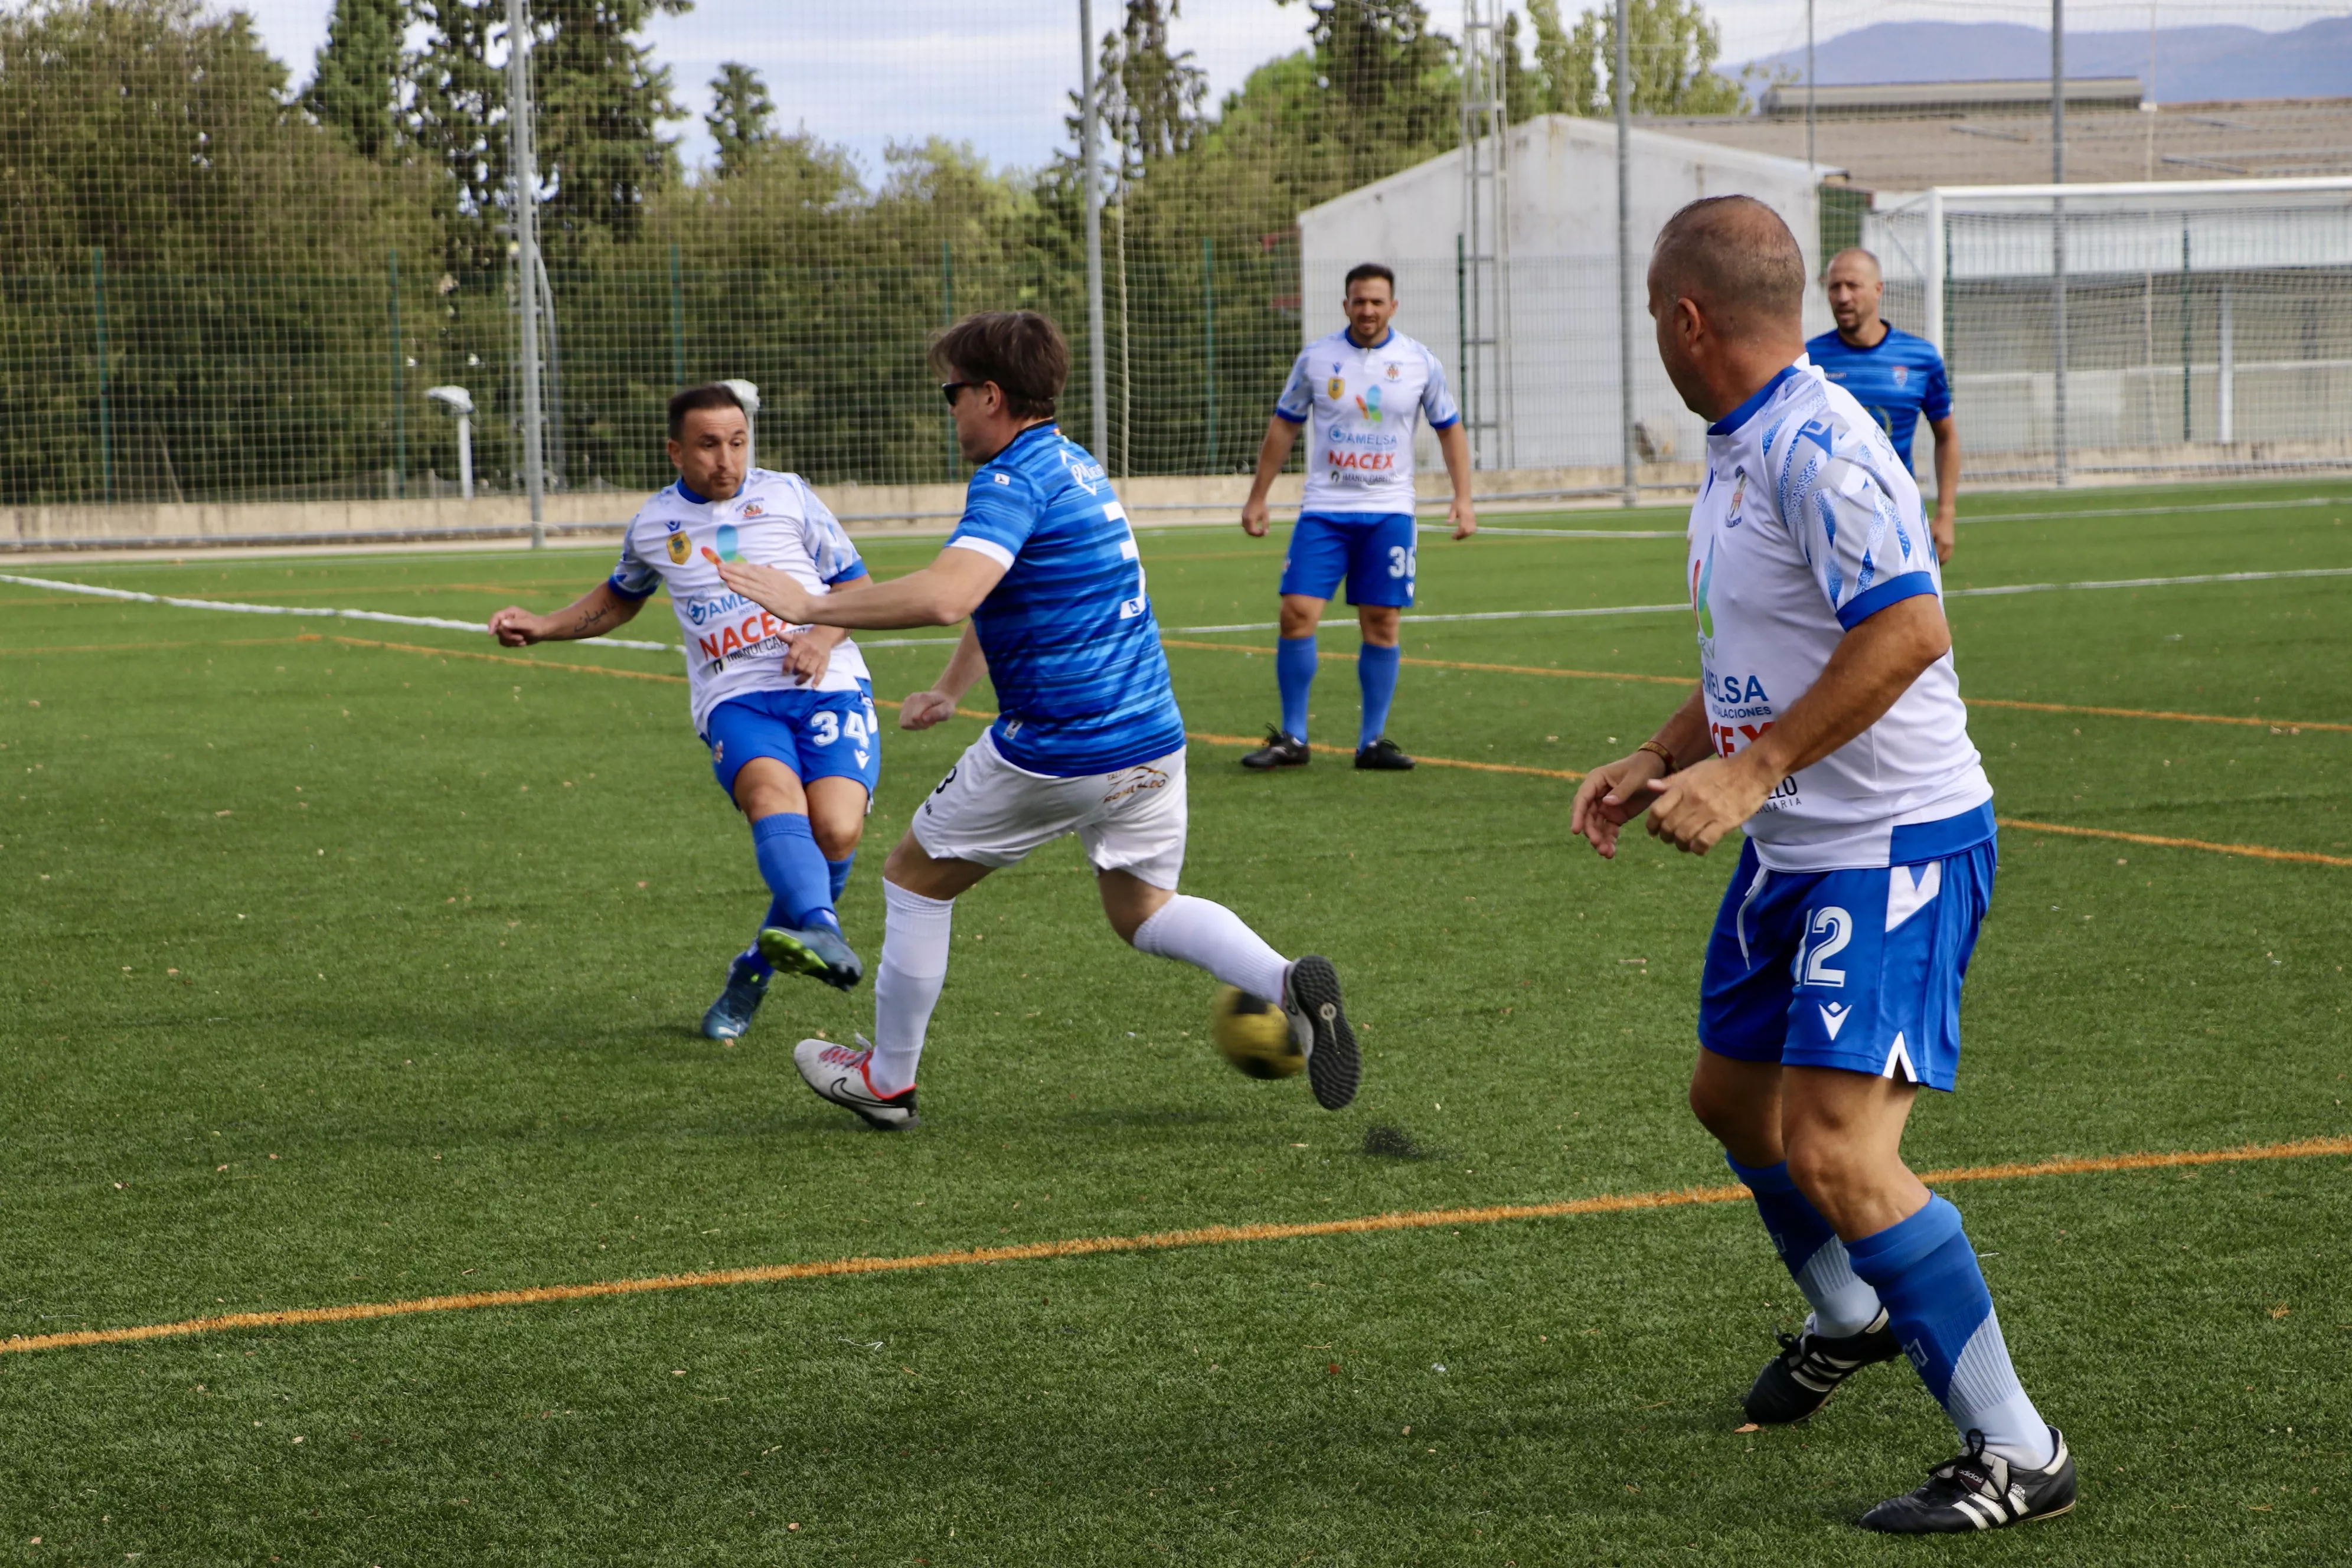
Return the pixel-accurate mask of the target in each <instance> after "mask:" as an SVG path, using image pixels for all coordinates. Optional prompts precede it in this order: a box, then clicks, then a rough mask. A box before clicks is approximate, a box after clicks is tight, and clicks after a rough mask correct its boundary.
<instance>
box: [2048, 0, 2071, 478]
mask: <svg viewBox="0 0 2352 1568" xmlns="http://www.w3.org/2000/svg"><path fill="white" fill-rule="evenodd" d="M2050 183H2051V184H2053V185H2063V184H2065V183H2066V4H2065V0H2050ZM2050 313H2051V317H2052V322H2051V332H2050V342H2051V346H2052V348H2053V351H2054V358H2053V361H2052V363H2053V374H2052V376H2051V382H2050V393H2051V397H2050V411H2051V416H2052V420H2051V422H2052V426H2053V437H2054V440H2055V444H2056V447H2057V455H2056V467H2057V477H2058V483H2059V484H2060V485H2062V486H2063V485H2064V484H2065V483H2066V478H2067V475H2066V198H2065V197H2064V196H2063V195H2052V196H2051V198H2050Z"/></svg>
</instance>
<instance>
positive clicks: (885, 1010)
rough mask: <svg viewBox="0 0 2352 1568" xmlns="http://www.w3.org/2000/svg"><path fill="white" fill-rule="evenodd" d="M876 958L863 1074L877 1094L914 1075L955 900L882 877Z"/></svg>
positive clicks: (939, 982)
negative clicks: (870, 1039)
mask: <svg viewBox="0 0 2352 1568" xmlns="http://www.w3.org/2000/svg"><path fill="white" fill-rule="evenodd" d="M882 902H883V904H884V906H885V908H886V913H885V914H884V916H883V921H882V962H881V964H880V965H879V966H878V967H877V969H876V970H875V972H874V1054H873V1055H872V1056H871V1057H870V1058H867V1060H866V1079H868V1080H869V1081H870V1082H871V1083H872V1084H873V1085H874V1091H875V1092H876V1093H877V1094H885V1095H889V1094H896V1093H898V1091H899V1090H900V1089H906V1088H908V1087H909V1086H910V1085H912V1084H913V1083H914V1081H915V1068H916V1064H918V1063H919V1062H920V1061H921V1060H922V1059H923V1037H924V1036H925V1035H926V1034H928V1033H929V1031H930V1027H931V1009H932V1008H934V1007H936V1006H938V1005H940V987H941V986H943V985H945V984H947V978H948V944H949V941H950V938H951V937H952V936H953V935H954V934H955V900H953V899H927V898H925V897H923V895H922V894H920V893H910V892H908V890H907V889H904V888H902V887H900V886H898V884H897V883H896V882H893V881H891V880H889V879H887V878H885V879H883V882H882Z"/></svg>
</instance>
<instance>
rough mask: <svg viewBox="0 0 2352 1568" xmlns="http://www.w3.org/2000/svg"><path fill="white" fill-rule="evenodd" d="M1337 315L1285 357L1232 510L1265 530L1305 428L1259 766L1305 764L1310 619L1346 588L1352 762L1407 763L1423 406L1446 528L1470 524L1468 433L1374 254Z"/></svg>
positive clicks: (1249, 527)
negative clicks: (1398, 703)
mask: <svg viewBox="0 0 2352 1568" xmlns="http://www.w3.org/2000/svg"><path fill="white" fill-rule="evenodd" d="M1347 290H1348V292H1347V310H1348V325H1347V327H1346V328H1345V329H1344V330H1342V331H1336V332H1333V333H1332V334H1331V335H1330V336H1329V337H1328V338H1323V339H1321V340H1319V341H1318V342H1312V343H1309V344H1308V345H1307V347H1306V349H1305V350H1303V351H1302V352H1301V353H1299V356H1298V359H1297V363H1294V364H1293V365H1292V366H1291V367H1290V380H1289V382H1288V383H1287V384H1286V385H1285V386H1284V387H1283V389H1282V396H1281V398H1280V400H1279V401H1277V402H1276V404H1275V405H1274V416H1273V417H1272V418H1271V419H1269V420H1267V421H1266V425H1265V441H1263V442H1262V443H1260V445H1259V447H1258V453H1257V478H1256V479H1255V481H1254V482H1253V483H1252V484H1251V486H1250V493H1249V500H1247V501H1246V502H1244V504H1243V506H1242V528H1243V531H1245V532H1246V533H1248V534H1249V535H1250V536H1251V537H1252V538H1254V539H1255V538H1259V537H1262V536H1263V535H1264V534H1265V530H1266V510H1265V500H1266V496H1267V494H1268V493H1269V492H1271V491H1272V490H1273V489H1274V481H1275V478H1276V475H1278V474H1280V473H1281V472H1282V465H1283V464H1284V463H1285V462H1286V461H1288V460H1289V458H1290V448H1291V446H1292V444H1293V443H1294V442H1296V441H1297V439H1298V427H1299V426H1301V425H1305V426H1307V493H1306V495H1305V496H1304V497H1303V498H1302V500H1300V502H1299V508H1298V521H1297V523H1296V524H1294V525H1293V526H1292V528H1291V531H1290V549H1289V551H1288V552H1286V554H1285V555H1284V557H1283V563H1282V588H1281V593H1282V640H1281V641H1280V643H1279V644H1277V645H1276V648H1275V654H1274V679H1275V685H1276V688H1277V689H1279V690H1280V692H1281V694H1282V722H1281V723H1280V724H1275V725H1268V726H1267V727H1266V732H1265V745H1264V746H1261V747H1260V748H1259V749H1258V750H1256V751H1255V752H1251V753H1250V754H1249V755H1247V756H1245V757H1244V758H1243V759H1242V766H1244V767H1245V768H1251V769H1255V770H1257V771H1259V772H1265V771H1266V770H1269V769H1273V768H1303V767H1305V766H1306V765H1307V758H1308V757H1309V755H1310V754H1311V753H1309V752H1308V751H1307V697H1308V695H1309V693H1310V692H1311V691H1312V690H1313V688H1314V685H1315V667H1316V664H1317V660H1318V654H1317V651H1316V647H1315V628H1316V627H1317V626H1319V625H1320V624H1321V623H1322V620H1323V606H1324V605H1327V604H1328V603H1329V602H1330V598H1331V595H1333V594H1335V593H1337V592H1338V591H1339V584H1340V583H1341V582H1342V581H1345V582H1346V584H1348V602H1349V604H1351V605H1355V606H1356V624H1357V626H1358V627H1359V628H1360V630H1361V632H1362V634H1363V643H1362V646H1361V647H1359V648H1358V649H1357V651H1356V682H1357V686H1358V689H1359V690H1360V693H1361V695H1362V698H1363V717H1362V722H1361V723H1360V725H1359V726H1358V727H1357V731H1356V765H1357V766H1358V767H1360V768H1365V769H1369V770H1378V771H1383V772H1401V771H1402V770H1404V769H1408V768H1410V767H1412V758H1411V757H1409V756H1407V755H1405V753H1404V752H1403V750H1402V748H1401V747H1399V746H1398V745H1397V743H1396V742H1393V741H1391V740H1390V739H1389V738H1388V735H1387V732H1386V731H1387V729H1388V721H1389V705H1390V704H1391V702H1392V701H1394V700H1395V698H1396V686H1397V667H1398V666H1399V664H1401V663H1402V660H1403V657H1404V656H1403V654H1402V651H1401V650H1400V649H1399V648H1398V647H1397V624H1398V622H1399V620H1400V619H1401V618H1402V615H1403V612H1404V611H1405V610H1406V609H1407V608H1408V607H1410V606H1411V605H1412V584H1413V574H1414V572H1415V570H1416V568H1417V567H1418V565H1419V563H1420V551H1419V549H1418V548H1417V546H1416V543H1415V541H1416V538H1417V535H1416V534H1415V532H1414V528H1413V521H1412V506H1413V496H1412V436H1413V428H1414V426H1415V425H1416V423H1417V422H1418V421H1419V420H1420V419H1421V418H1422V417H1423V416H1427V417H1428V419H1429V427H1430V428H1431V429H1432V430H1434V431H1435V432H1437V448H1438V450H1439V451H1440V452H1441V453H1443V454H1444V458H1445V474H1446V477H1447V478H1448V479H1451V480H1453V482H1454V504H1453V507H1452V508H1451V510H1449V512H1448V514H1447V518H1448V521H1451V522H1452V523H1453V525H1454V538H1456V539H1466V538H1468V537H1469V536H1470V535H1471V534H1473V533H1475V532H1476V531H1478V517H1477V513H1476V511H1475V510H1474V509H1473V507H1472V505H1471V501H1470V438H1469V437H1468V435H1467V434H1465V432H1464V430H1463V428H1462V413H1461V410H1459V409H1457V408H1456V407H1454V397H1453V395H1452V394H1450V393H1448V392H1447V391H1446V390H1445V370H1444V366H1442V365H1440V364H1439V363H1437V356H1436V355H1435V354H1433V353H1430V351H1429V349H1428V348H1427V347H1426V346H1425V345H1423V344H1422V343H1417V342H1413V340H1412V339H1411V338H1409V337H1406V336H1405V335H1404V334H1403V333H1402V332H1400V331H1397V330H1396V329H1395V328H1393V327H1391V325H1390V324H1389V323H1390V321H1391V320H1392V319H1393V318H1394V317H1395V315H1396V311H1397V298H1396V274H1395V273H1393V272H1391V271H1390V270H1389V269H1388V268H1385V267H1383V266H1381V264H1380V263H1379V262H1377V261H1367V262H1365V263H1363V264H1362V265H1361V266H1359V267H1356V268H1352V269H1350V270H1349V273H1348V279H1347Z"/></svg>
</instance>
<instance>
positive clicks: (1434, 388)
mask: <svg viewBox="0 0 2352 1568" xmlns="http://www.w3.org/2000/svg"><path fill="white" fill-rule="evenodd" d="M1274 411H1275V412H1276V414H1279V415H1280V416H1282V417H1283V418H1285V419H1287V420H1289V421H1290V422H1291V423H1292V424H1293V425H1305V426H1307V496H1306V499H1305V500H1302V501H1301V502H1300V503H1299V510H1301V511H1321V512H1372V513H1377V514H1380V515H1382V516H1387V515H1390V514H1392V513H1396V512H1410V511H1412V434H1413V426H1414V423H1415V422H1416V421H1417V420H1418V419H1419V417H1420V416H1422V415H1424V414H1426V415H1427V416H1429V427H1430V428H1431V429H1433V430H1447V429H1451V428H1453V427H1454V426H1456V425H1458V424H1460V423H1461V422H1462V411H1461V410H1460V409H1458V408H1456V407H1454V396H1453V394H1451V393H1449V392H1447V391H1446V390H1445V369H1444V366H1443V365H1440V364H1439V363H1437V356H1436V355H1435V354H1433V353H1430V352H1429V350H1428V349H1427V348H1425V347H1423V345H1422V344H1420V343H1417V342H1414V341H1413V340H1412V339H1411V338H1409V337H1406V336H1405V335H1404V334H1403V333H1402V332H1400V331H1397V330H1396V329H1394V328H1393V327H1391V329H1390V330H1389V335H1388V336H1387V337H1385V338H1383V339H1381V342H1378V343H1377V344H1375V345H1373V346H1372V347H1370V348H1368V349H1367V348H1359V347H1358V346H1357V344H1356V340H1355V339H1353V338H1351V337H1349V335H1348V334H1347V333H1346V332H1345V331H1337V332H1333V333H1332V334H1331V335H1330V336H1329V337H1328V338H1324V339H1322V340H1320V341H1319V342H1312V343H1309V344H1307V348H1306V349H1305V351H1304V352H1302V353H1300V354H1299V356H1298V359H1297V363H1294V364H1292V366H1291V367H1290V380H1289V382H1288V383H1287V384H1286V385H1285V386H1284V387H1283V389H1282V397H1281V400H1280V401H1279V402H1277V403H1276V405H1274Z"/></svg>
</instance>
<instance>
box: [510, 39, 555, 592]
mask: <svg viewBox="0 0 2352 1568" xmlns="http://www.w3.org/2000/svg"><path fill="white" fill-rule="evenodd" d="M530 116H531V110H530V16H529V15H528V7H527V5H525V3H524V0H507V136H508V139H509V145H510V147H511V150H512V152H513V154H514V234H515V263H516V265H515V286H516V289H517V295H516V306H517V314H518V315H519V316H520V318H521V321H520V325H521V329H522V331H521V339H522V341H521V344H520V347H521V350H522V367H521V368H522V481H523V489H524V490H525V491H526V492H527V493H528V494H529V495H530V547H531V548H532V549H533V550H543V549H545V548H546V547H547V471H546V447H545V445H544V442H545V436H544V432H543V431H542V429H541V416H540V406H539V274H540V263H539V210H538V209H539V159H538V155H537V153H536V152H535V150H534V149H533V146H532V138H531V122H530Z"/></svg>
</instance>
